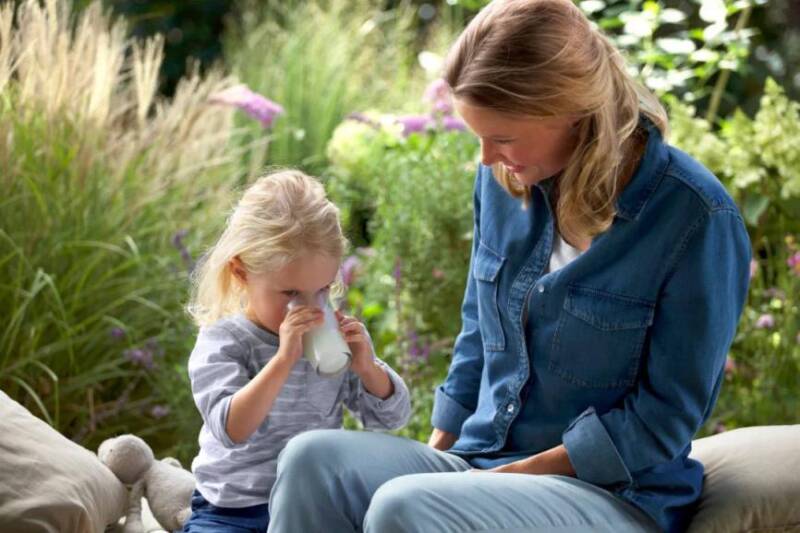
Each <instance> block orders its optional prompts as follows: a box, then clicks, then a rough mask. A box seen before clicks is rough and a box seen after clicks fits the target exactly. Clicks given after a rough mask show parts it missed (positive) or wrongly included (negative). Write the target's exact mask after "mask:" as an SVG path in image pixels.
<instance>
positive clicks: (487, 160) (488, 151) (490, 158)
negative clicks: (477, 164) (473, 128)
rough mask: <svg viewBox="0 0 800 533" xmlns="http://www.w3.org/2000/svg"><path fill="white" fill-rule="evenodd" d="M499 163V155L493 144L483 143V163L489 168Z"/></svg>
mask: <svg viewBox="0 0 800 533" xmlns="http://www.w3.org/2000/svg"><path fill="white" fill-rule="evenodd" d="M496 162H497V153H496V152H495V150H494V147H493V146H492V143H490V142H486V141H481V163H483V164H484V165H486V166H487V167H488V166H490V165H493V164H494V163H496Z"/></svg>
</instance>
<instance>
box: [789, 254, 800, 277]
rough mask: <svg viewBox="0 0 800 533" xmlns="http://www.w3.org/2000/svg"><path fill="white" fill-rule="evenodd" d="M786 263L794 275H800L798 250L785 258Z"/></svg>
mask: <svg viewBox="0 0 800 533" xmlns="http://www.w3.org/2000/svg"><path fill="white" fill-rule="evenodd" d="M786 264H787V265H789V268H790V269H791V270H792V273H793V274H794V275H795V276H800V252H795V253H794V254H793V255H792V256H791V257H789V259H787V260H786Z"/></svg>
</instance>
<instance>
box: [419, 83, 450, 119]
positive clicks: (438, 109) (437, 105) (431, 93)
mask: <svg viewBox="0 0 800 533" xmlns="http://www.w3.org/2000/svg"><path fill="white" fill-rule="evenodd" d="M422 99H423V100H424V101H427V102H429V103H430V104H431V110H432V111H433V113H440V114H442V115H450V114H452V113H453V100H452V98H451V96H450V86H449V85H447V82H446V81H444V79H443V78H439V79H436V80H434V81H432V82H431V83H430V84H429V85H428V87H426V88H425V94H424V95H423V97H422Z"/></svg>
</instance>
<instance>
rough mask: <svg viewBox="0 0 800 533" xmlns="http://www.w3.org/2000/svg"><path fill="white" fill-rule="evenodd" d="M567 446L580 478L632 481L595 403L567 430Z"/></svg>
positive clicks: (598, 482)
mask: <svg viewBox="0 0 800 533" xmlns="http://www.w3.org/2000/svg"><path fill="white" fill-rule="evenodd" d="M563 442H564V447H565V448H566V449H567V455H568V456H569V460H570V463H572V467H573V468H574V469H575V473H576V475H577V476H578V479H581V480H583V481H588V482H589V483H594V484H595V485H605V486H609V485H618V484H624V485H630V484H631V483H632V482H633V478H632V477H631V473H630V471H629V470H628V467H627V466H625V462H624V461H623V460H622V456H620V454H619V450H617V447H616V446H615V445H614V441H613V440H612V439H611V436H610V435H609V434H608V431H606V428H605V426H603V423H602V422H601V421H600V418H599V417H598V416H597V413H596V412H595V410H594V408H593V407H590V408H589V409H587V410H586V411H584V412H583V413H582V414H581V415H580V416H579V417H578V418H576V419H575V420H574V421H573V422H572V423H571V424H570V425H569V427H568V428H567V429H566V431H564V435H563Z"/></svg>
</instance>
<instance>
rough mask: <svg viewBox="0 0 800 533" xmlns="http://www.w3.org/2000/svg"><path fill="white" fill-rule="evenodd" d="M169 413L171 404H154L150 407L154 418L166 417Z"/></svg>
mask: <svg viewBox="0 0 800 533" xmlns="http://www.w3.org/2000/svg"><path fill="white" fill-rule="evenodd" d="M168 414H169V406H167V405H154V406H153V408H152V409H150V416H152V417H153V418H164V417H165V416H167V415H168Z"/></svg>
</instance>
